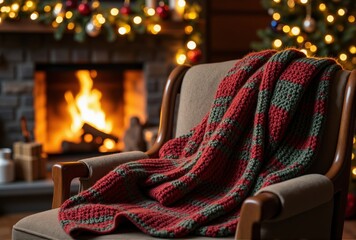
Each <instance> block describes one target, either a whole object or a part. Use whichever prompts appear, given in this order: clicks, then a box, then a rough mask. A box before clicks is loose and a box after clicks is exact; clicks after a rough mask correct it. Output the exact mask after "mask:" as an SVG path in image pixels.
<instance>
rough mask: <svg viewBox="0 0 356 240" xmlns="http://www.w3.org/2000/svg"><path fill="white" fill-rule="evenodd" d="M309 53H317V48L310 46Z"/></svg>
mask: <svg viewBox="0 0 356 240" xmlns="http://www.w3.org/2000/svg"><path fill="white" fill-rule="evenodd" d="M310 51H311V52H313V53H315V52H316V51H318V47H317V46H315V45H311V46H310Z"/></svg>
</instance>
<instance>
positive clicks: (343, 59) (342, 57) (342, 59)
mask: <svg viewBox="0 0 356 240" xmlns="http://www.w3.org/2000/svg"><path fill="white" fill-rule="evenodd" d="M339 59H340V60H341V61H346V60H347V55H346V54H345V53H341V54H340V55H339Z"/></svg>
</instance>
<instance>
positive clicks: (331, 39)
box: [324, 34, 334, 44]
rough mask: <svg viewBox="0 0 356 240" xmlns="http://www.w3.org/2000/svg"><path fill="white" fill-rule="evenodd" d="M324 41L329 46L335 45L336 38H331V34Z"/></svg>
mask: <svg viewBox="0 0 356 240" xmlns="http://www.w3.org/2000/svg"><path fill="white" fill-rule="evenodd" d="M324 40H325V42H326V43H327V44H330V43H333V42H334V37H333V36H331V35H330V34H327V35H325V37H324Z"/></svg>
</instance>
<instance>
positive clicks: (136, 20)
mask: <svg viewBox="0 0 356 240" xmlns="http://www.w3.org/2000/svg"><path fill="white" fill-rule="evenodd" d="M132 21H133V22H134V23H135V24H140V23H142V18H141V17H140V16H136V17H134V18H133V19H132Z"/></svg>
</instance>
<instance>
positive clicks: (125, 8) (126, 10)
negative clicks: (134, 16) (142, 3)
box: [120, 5, 132, 15]
mask: <svg viewBox="0 0 356 240" xmlns="http://www.w3.org/2000/svg"><path fill="white" fill-rule="evenodd" d="M120 13H121V14H122V15H130V14H131V13H132V10H131V8H130V6H129V5H124V6H123V7H122V8H120Z"/></svg>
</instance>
